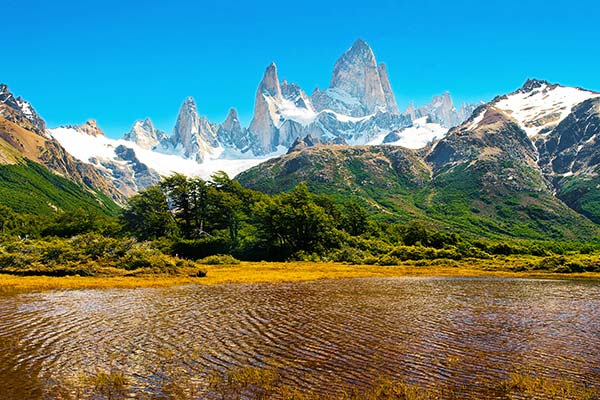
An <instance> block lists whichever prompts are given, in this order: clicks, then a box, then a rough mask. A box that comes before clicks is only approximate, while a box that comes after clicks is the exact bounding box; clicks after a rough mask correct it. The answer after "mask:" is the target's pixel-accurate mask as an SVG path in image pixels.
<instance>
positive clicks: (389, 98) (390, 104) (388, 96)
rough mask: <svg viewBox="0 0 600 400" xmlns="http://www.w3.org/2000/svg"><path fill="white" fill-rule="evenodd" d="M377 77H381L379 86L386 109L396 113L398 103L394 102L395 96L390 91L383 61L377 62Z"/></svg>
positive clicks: (390, 87)
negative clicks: (383, 95)
mask: <svg viewBox="0 0 600 400" xmlns="http://www.w3.org/2000/svg"><path fill="white" fill-rule="evenodd" d="M379 78H380V79H381V87H382V88H383V93H384V94H385V102H386V106H387V110H388V111H389V112H391V113H395V114H398V103H396V97H394V92H393V91H392V86H391V84H390V78H389V77H388V73H387V67H386V66H385V64H383V63H381V64H379Z"/></svg>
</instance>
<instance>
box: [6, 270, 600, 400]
mask: <svg viewBox="0 0 600 400" xmlns="http://www.w3.org/2000/svg"><path fill="white" fill-rule="evenodd" d="M244 365H256V366H268V367H276V368H278V369H279V370H280V371H281V374H282V376H283V379H284V380H285V381H286V382H288V383H290V384H293V385H296V386H299V387H302V388H311V389H313V390H318V391H332V390H335V389H336V388H337V387H344V386H347V385H348V384H354V385H359V386H360V385H363V384H366V383H367V382H369V381H370V380H372V379H373V378H374V377H377V376H387V377H392V378H398V379H405V380H408V381H409V382H411V383H418V384H421V385H433V384H435V385H437V386H439V385H443V386H448V387H463V388H464V390H465V391H467V392H471V393H476V392H477V391H478V389H480V388H482V387H483V386H485V385H486V384H488V383H489V382H493V381H497V380H501V379H505V378H506V377H507V376H508V375H509V374H510V373H512V372H514V371H523V372H528V373H535V374H539V375H542V376H550V377H566V378H569V379H571V380H576V381H578V382H586V383H592V384H594V382H600V282H598V281H593V280H590V281H582V280H579V281H569V280H533V279H485V278H484V279H482V278H385V279H381V278H367V279H344V280H326V281H315V282H302V283H285V284H273V285H271V284H261V285H239V284H236V285H221V286H210V287H205V286H186V287H172V288H158V289H155V288H151V289H111V290H81V291H79V290H78V291H58V292H50V293H34V294H25V295H14V296H8V297H0V394H2V398H3V399H24V398H27V399H36V398H44V397H46V396H47V394H44V389H45V388H47V387H48V386H50V385H53V384H57V383H60V382H62V381H63V380H68V379H71V380H73V379H75V378H76V377H78V376H82V375H85V374H94V373H95V372H97V371H99V370H106V369H108V368H112V369H114V370H118V371H124V372H125V374H126V375H127V377H128V378H129V381H130V382H133V383H134V385H133V391H134V392H136V393H143V392H148V393H150V392H156V391H157V390H160V389H158V388H159V387H160V379H161V378H160V376H161V371H163V370H165V369H167V368H170V369H172V370H177V371H179V372H178V373H179V374H180V375H182V376H186V377H188V378H189V379H191V380H193V381H194V382H195V383H196V384H198V385H199V386H201V387H202V386H203V384H204V383H205V382H206V380H207V377H208V376H209V375H210V374H211V373H212V372H214V371H215V370H216V369H227V368H231V367H235V366H244Z"/></svg>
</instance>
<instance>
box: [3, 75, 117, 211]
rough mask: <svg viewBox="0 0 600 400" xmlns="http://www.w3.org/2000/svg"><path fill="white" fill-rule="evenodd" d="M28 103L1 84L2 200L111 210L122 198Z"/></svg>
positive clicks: (18, 207)
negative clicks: (47, 129)
mask: <svg viewBox="0 0 600 400" xmlns="http://www.w3.org/2000/svg"><path fill="white" fill-rule="evenodd" d="M45 127H46V124H45V122H44V120H43V119H42V118H41V117H40V116H39V115H38V114H37V113H36V112H35V110H34V108H33V107H32V106H31V104H29V103H28V102H26V101H24V100H23V99H21V98H20V97H17V98H15V97H14V95H13V94H12V93H11V92H10V91H9V90H8V87H7V86H6V85H0V194H1V195H0V204H3V205H6V206H9V207H11V208H13V209H14V210H15V211H19V212H31V213H40V212H53V211H57V210H73V209H77V208H85V209H94V210H96V211H100V212H107V213H111V212H114V210H115V209H116V205H115V203H114V202H113V200H112V199H114V200H118V201H120V200H122V199H123V197H122V196H121V194H120V193H119V192H118V190H116V188H115V187H114V186H112V185H111V184H110V182H107V181H106V180H105V179H104V178H103V177H102V176H101V175H100V174H99V173H98V172H97V170H96V169H95V168H94V167H92V166H90V165H87V164H84V163H81V162H79V161H78V160H76V159H75V158H73V157H72V156H71V155H70V154H69V153H68V152H67V151H65V149H64V148H63V147H62V146H61V145H60V143H58V142H57V141H56V140H54V139H53V138H51V137H49V136H47V134H46V132H45Z"/></svg>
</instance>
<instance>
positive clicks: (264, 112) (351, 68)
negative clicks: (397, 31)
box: [248, 40, 411, 156]
mask: <svg viewBox="0 0 600 400" xmlns="http://www.w3.org/2000/svg"><path fill="white" fill-rule="evenodd" d="M410 126H411V119H410V117H408V116H406V115H400V114H399V112H398V106H397V104H396V100H395V98H394V95H393V92H392V88H391V85H390V82H389V78H388V74H387V70H386V67H385V65H384V64H380V65H377V61H376V60H375V55H374V53H373V51H372V49H371V48H370V47H369V45H368V44H367V43H366V42H365V41H363V40H358V41H357V42H356V43H355V44H354V45H353V46H352V47H351V48H350V49H349V50H348V51H346V52H345V53H344V54H343V55H342V56H341V57H340V59H339V60H338V61H337V62H336V64H335V67H334V71H333V75H332V78H331V85H330V87H329V88H328V89H326V90H325V91H322V92H321V91H319V90H318V89H317V90H315V91H314V92H313V94H312V95H311V96H310V97H309V96H307V94H306V93H305V92H304V91H303V90H302V89H301V88H300V87H299V86H298V85H296V84H294V83H288V81H286V80H284V81H283V82H280V80H279V75H278V70H277V66H276V64H275V63H271V64H270V65H269V66H268V67H267V69H266V70H265V73H264V75H263V78H262V80H261V82H260V84H259V86H258V89H257V92H256V97H255V106H254V117H253V119H252V122H251V123H250V127H249V128H248V131H249V135H248V136H249V137H251V138H252V137H253V138H255V140H256V142H257V144H258V146H257V147H255V148H253V149H252V151H253V153H254V154H255V155H258V156H260V155H265V154H269V153H278V152H279V153H281V152H283V149H287V148H289V147H290V146H291V145H292V144H293V143H294V140H295V139H296V138H299V137H304V136H306V135H310V136H312V137H314V138H317V139H319V140H321V141H323V142H329V143H336V142H347V143H350V144H357V145H360V144H366V143H368V142H371V141H372V140H374V139H376V138H378V137H380V136H381V137H382V138H383V136H385V135H386V134H388V133H389V132H391V131H392V130H395V129H401V128H405V127H410Z"/></svg>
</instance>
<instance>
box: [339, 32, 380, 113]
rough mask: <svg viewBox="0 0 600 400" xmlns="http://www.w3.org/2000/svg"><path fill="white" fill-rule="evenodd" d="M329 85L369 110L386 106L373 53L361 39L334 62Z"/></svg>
mask: <svg viewBox="0 0 600 400" xmlns="http://www.w3.org/2000/svg"><path fill="white" fill-rule="evenodd" d="M329 86H330V88H331V89H337V90H338V91H342V92H344V93H346V94H348V95H350V96H352V97H353V98H355V99H357V100H358V101H359V102H361V103H362V104H363V105H364V106H365V107H366V108H367V110H368V111H369V112H372V111H375V110H376V109H377V108H378V107H381V108H385V107H386V106H387V103H386V101H385V93H384V91H383V87H382V85H381V78H380V76H379V68H378V66H377V61H376V60H375V54H373V50H371V47H369V45H368V44H367V43H366V42H365V41H364V40H362V39H359V40H357V41H356V42H355V43H354V45H353V46H352V47H351V48H350V49H348V50H347V51H346V52H345V53H344V54H343V55H342V56H341V57H340V58H339V60H338V61H337V62H336V63H335V67H334V69H333V76H332V77H331V84H330V85H329Z"/></svg>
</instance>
